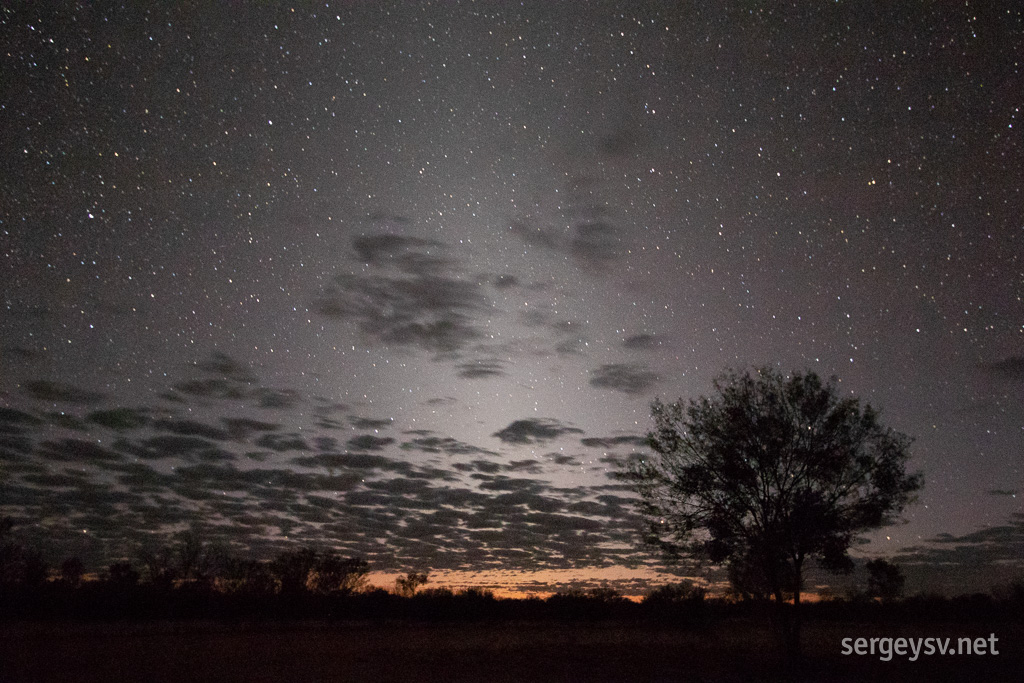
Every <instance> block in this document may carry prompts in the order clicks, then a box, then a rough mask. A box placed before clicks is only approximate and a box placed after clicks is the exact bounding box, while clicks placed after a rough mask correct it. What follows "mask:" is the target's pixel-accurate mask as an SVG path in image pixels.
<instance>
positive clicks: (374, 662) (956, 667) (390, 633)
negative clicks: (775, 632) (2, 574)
mask: <svg viewBox="0 0 1024 683" xmlns="http://www.w3.org/2000/svg"><path fill="white" fill-rule="evenodd" d="M2 628H3V631H0V682H3V683H7V682H11V683H13V682H21V681H32V682H45V681H83V682H84V681H96V682H103V683H108V682H110V681H152V682H154V683H158V682H161V681H175V682H177V681H217V682H218V683H227V682H230V681H245V682H247V683H260V682H264V681H267V682H269V681H288V682H293V681H294V682H296V683H298V682H302V683H311V682H314V681H359V682H369V681H396V682H398V681H401V682H403V683H405V682H411V681H445V682H455V681H474V682H476V681H480V682H488V683H489V682H501V681H580V682H584V681H585V682H587V683H592V682H599V681H749V680H762V681H769V680H779V679H782V678H786V677H793V678H799V679H801V680H821V681H861V680H878V679H884V680H888V681H897V680H921V681H933V680H984V681H1011V680H1012V681H1019V680H1021V671H1024V655H1022V647H1021V639H1022V636H1024V633H1022V629H1021V626H1020V625H1019V624H1018V625H1012V626H1011V625H998V626H995V627H993V628H980V627H970V628H968V627H961V626H957V625H955V624H938V625H935V624H932V625H927V624H926V625H921V626H913V627H898V628H897V627H893V628H886V627H882V626H878V625H857V624H812V625H810V626H809V627H808V628H807V629H806V633H805V650H806V652H807V658H806V662H805V664H804V669H803V670H802V672H801V673H800V675H798V676H793V675H792V674H790V673H788V670H787V668H786V666H785V661H784V658H783V657H782V656H781V655H780V654H779V653H778V651H777V648H776V644H775V640H774V639H773V637H772V635H771V634H770V633H769V632H767V631H766V630H765V628H763V627H762V626H761V625H759V624H757V623H754V622H749V621H745V620H729V621H725V622H721V623H719V624H717V625H715V626H714V627H712V628H710V629H707V630H705V631H687V630H679V629H673V628H669V627H659V626H652V625H641V626H635V625H624V624H616V623H604V622H602V623H594V624H589V623H572V624H559V623H552V622H545V623H524V622H506V623H469V624H423V623H390V624H389V623H377V622H372V623H370V622H353V623H343V624H309V623H304V624H276V625H275V624H255V625H236V626H228V625H224V624H212V623H194V622H191V623H169V624H168V623H152V624H104V625H81V624H77V625H60V626H53V625H41V624H34V625H18V626H14V627H12V626H4V627H2ZM989 632H996V634H997V636H999V638H1000V641H999V645H1000V646H1001V647H1000V655H999V656H994V657H981V656H974V657H947V658H940V657H938V656H932V657H921V658H920V659H919V660H918V661H917V662H908V661H905V660H904V661H897V659H898V658H897V659H894V660H893V661H890V662H882V661H879V660H878V659H877V658H872V657H856V656H843V655H841V654H840V641H841V640H842V638H844V637H847V636H852V637H855V636H865V637H870V636H872V635H884V636H893V637H898V636H905V637H908V636H913V637H934V636H942V637H945V636H950V637H954V639H955V638H956V637H959V636H966V635H971V636H974V635H978V636H987V635H988V633H989Z"/></svg>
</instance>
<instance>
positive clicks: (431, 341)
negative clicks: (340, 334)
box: [314, 276, 487, 352]
mask: <svg viewBox="0 0 1024 683" xmlns="http://www.w3.org/2000/svg"><path fill="white" fill-rule="evenodd" d="M486 307H487V301H486V299H485V298H484V297H483V295H482V294H481V292H480V290H479V287H478V286H477V285H476V284H474V283H471V282H465V281H461V280H455V279H451V278H444V277H437V276H429V277H428V276H420V277H415V278H389V277H379V276H364V277H348V276H343V277H340V278H339V279H338V281H337V286H336V287H334V288H333V289H331V290H329V291H328V292H326V293H325V294H324V296H323V297H321V298H320V299H319V300H317V301H316V302H315V303H314V309H315V310H316V311H317V312H318V313H320V314H321V315H324V316H327V317H330V318H338V319H341V320H349V321H352V322H354V323H355V324H356V325H357V326H358V328H359V329H360V330H361V331H362V332H363V333H364V334H366V335H368V336H370V337H372V338H374V339H376V340H378V341H380V342H382V343H385V344H394V345H397V346H411V347H418V348H422V349H425V350H427V351H434V352H450V351H458V350H459V349H461V348H463V347H464V346H466V345H467V344H469V343H470V342H472V341H474V340H476V339H478V338H480V337H481V336H482V333H481V332H480V331H479V330H477V329H476V327H475V326H474V325H473V323H472V318H471V316H472V314H474V313H476V312H478V311H481V310H484V309H485V308H486Z"/></svg>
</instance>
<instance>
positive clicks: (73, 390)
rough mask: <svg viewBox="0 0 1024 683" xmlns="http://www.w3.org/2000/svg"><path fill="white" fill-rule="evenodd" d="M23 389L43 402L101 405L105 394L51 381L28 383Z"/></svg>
mask: <svg viewBox="0 0 1024 683" xmlns="http://www.w3.org/2000/svg"><path fill="white" fill-rule="evenodd" d="M22 389H23V390H24V392H25V393H26V394H28V395H29V396H31V397H32V398H37V399H39V400H41V401H53V402H61V403H78V404H88V403H99V402H100V401H101V400H103V394H101V393H99V392H96V391H86V390H85V389H79V388H78V387H75V386H72V385H70V384H65V383H63V382H51V381H49V380H44V379H37V380H32V381H29V382H26V383H25V384H24V385H22Z"/></svg>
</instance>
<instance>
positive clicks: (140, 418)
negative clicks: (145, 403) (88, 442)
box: [86, 408, 149, 431]
mask: <svg viewBox="0 0 1024 683" xmlns="http://www.w3.org/2000/svg"><path fill="white" fill-rule="evenodd" d="M86 419H87V420H88V421H89V422H94V423H96V424H98V425H101V426H103V427H107V428H108V429H114V430H117V431H125V430H128V429H138V428H139V427H142V426H144V425H145V424H147V423H148V422H149V415H148V411H146V410H138V409H135V408H113V409H111V410H97V411H94V412H92V413H89V416H88V417H87V418H86Z"/></svg>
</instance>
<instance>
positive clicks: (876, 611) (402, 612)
mask: <svg viewBox="0 0 1024 683" xmlns="http://www.w3.org/2000/svg"><path fill="white" fill-rule="evenodd" d="M11 529H12V524H11V522H10V520H0V620H5V619H6V620H12V619H78V620H123V619H128V620H149V619H200V618H201V619H226V620H236V619H246V620H252V619H328V620H330V619H350V618H359V619H394V618H405V619H420V620H428V621H430V620H433V621H453V620H467V619H469V620H473V619H524V620H530V619H539V620H543V619H561V620H569V621H579V620H586V621H592V620H602V619H617V620H652V619H653V620H656V621H659V622H662V623H670V624H677V625H679V626H680V627H683V628H700V627H702V626H704V625H708V624H709V623H711V622H712V621H713V620H717V619H723V618H729V617H731V616H737V615H739V616H742V615H748V614H759V613H763V612H764V610H766V609H767V605H768V604H769V603H770V600H771V598H770V596H768V595H763V594H759V590H758V589H757V585H756V584H754V586H753V587H749V586H748V587H746V588H743V584H742V582H741V584H740V588H737V587H735V586H734V588H733V590H732V592H731V593H730V594H728V595H725V596H722V597H714V598H713V597H710V596H709V594H708V592H707V589H706V588H705V587H703V586H700V585H696V584H694V583H692V582H690V581H680V582H677V583H670V584H666V585H662V586H657V587H655V588H653V589H651V590H650V591H649V592H648V593H647V595H646V596H645V597H644V598H643V600H642V601H639V602H637V601H634V600H629V599H627V598H626V597H625V596H623V595H622V594H621V593H620V592H619V591H617V590H616V589H614V588H612V587H610V586H607V585H605V586H598V587H596V588H591V589H589V590H584V589H582V588H579V587H572V588H569V589H567V590H563V591H561V592H558V593H555V594H553V595H551V596H549V597H547V598H544V599H540V598H522V599H499V598H496V597H495V596H494V594H493V593H492V592H490V591H486V590H480V589H468V590H462V591H453V590H451V589H448V588H424V585H425V584H427V583H428V581H429V574H428V573H427V572H409V573H407V574H405V575H403V576H400V577H399V578H398V579H397V580H396V581H395V586H394V590H393V591H390V592H389V591H386V590H383V589H381V588H377V587H373V586H370V585H369V584H368V582H367V574H368V572H369V569H370V566H369V563H368V562H367V561H366V560H365V559H362V558H346V557H342V556H340V555H338V554H336V553H333V552H326V551H318V550H315V549H312V548H300V549H298V550H290V551H286V552H282V553H281V554H279V555H278V556H277V557H276V558H274V559H273V560H271V561H269V562H265V561H258V560H254V559H246V558H240V557H236V556H232V555H230V554H228V553H225V552H223V551H219V550H217V549H216V548H215V547H212V546H210V545H208V544H203V543H202V542H201V541H200V540H199V537H198V535H196V534H195V533H184V534H179V535H178V536H177V537H175V538H174V539H172V540H171V542H170V543H167V544H165V545H162V546H160V547H158V548H156V549H150V550H146V551H143V552H141V553H139V558H138V561H137V562H132V561H128V560H121V561H117V562H114V563H112V564H110V565H109V566H108V567H107V568H106V569H105V570H104V571H102V572H99V573H98V574H97V575H96V576H95V578H93V579H92V580H86V576H87V572H86V567H85V566H84V565H83V563H82V562H81V561H80V560H79V559H77V558H69V559H66V560H64V561H63V562H61V563H60V565H59V566H57V567H51V566H49V565H48V564H47V563H46V562H45V561H44V559H43V556H42V554H41V553H40V552H38V551H36V550H33V549H31V548H28V547H27V546H25V545H24V544H22V543H19V542H17V541H16V540H15V539H14V538H13V536H12V534H11ZM867 574H868V576H867V581H866V589H864V590H861V591H858V592H855V593H853V594H851V595H850V596H848V597H847V599H843V600H840V599H833V600H824V601H821V602H818V603H815V604H808V605H806V607H807V608H809V609H808V616H809V617H810V618H826V619H828V618H835V619H848V618H857V619H864V620H871V619H875V618H878V619H882V618H885V619H891V618H893V617H894V616H895V617H896V618H904V617H905V618H907V619H931V618H935V619H970V618H978V619H986V620H995V619H1017V620H1019V619H1020V618H1021V617H1022V615H1024V581H1017V582H1014V583H1011V584H1008V585H1007V586H1004V587H1002V588H1001V589H999V590H998V591H997V592H996V594H994V595H989V594H981V593H978V594H974V595H968V596H960V597H957V598H953V599H946V598H942V597H939V596H928V595H917V596H913V597H909V598H903V599H899V598H898V595H899V592H900V590H901V589H902V580H903V577H902V574H901V573H900V571H899V568H898V567H897V566H896V565H894V564H892V563H889V562H886V561H884V560H876V561H873V562H870V563H868V565H867ZM760 592H762V593H763V591H760Z"/></svg>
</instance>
